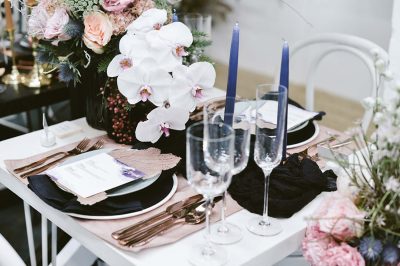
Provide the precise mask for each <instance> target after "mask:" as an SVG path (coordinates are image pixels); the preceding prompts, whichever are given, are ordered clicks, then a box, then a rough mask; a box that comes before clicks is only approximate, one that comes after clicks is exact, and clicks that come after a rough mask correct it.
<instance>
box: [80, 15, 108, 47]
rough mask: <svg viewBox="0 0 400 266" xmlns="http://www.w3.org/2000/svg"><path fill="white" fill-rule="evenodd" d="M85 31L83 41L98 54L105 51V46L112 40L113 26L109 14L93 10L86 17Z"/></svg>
mask: <svg viewBox="0 0 400 266" xmlns="http://www.w3.org/2000/svg"><path fill="white" fill-rule="evenodd" d="M83 23H84V25H85V31H84V34H83V42H84V43H85V45H86V46H87V47H88V48H89V49H91V50H93V52H95V53H97V54H101V53H103V47H104V46H105V45H106V44H107V43H108V42H109V41H110V39H111V36H112V33H113V27H112V24H111V22H110V20H109V19H108V17H107V15H106V14H104V13H102V12H97V11H96V12H92V13H90V14H89V15H87V16H85V18H84V22H83Z"/></svg>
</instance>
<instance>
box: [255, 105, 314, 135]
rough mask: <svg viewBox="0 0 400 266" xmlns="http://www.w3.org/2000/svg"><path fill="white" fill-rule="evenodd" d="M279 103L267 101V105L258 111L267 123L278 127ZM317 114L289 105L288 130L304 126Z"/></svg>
mask: <svg viewBox="0 0 400 266" xmlns="http://www.w3.org/2000/svg"><path fill="white" fill-rule="evenodd" d="M277 105H278V102H277V101H266V103H265V104H264V105H263V106H261V107H260V108H259V109H258V112H259V114H260V115H261V117H262V120H264V121H265V122H267V123H271V124H274V125H276V118H277V114H276V110H278V108H277ZM317 115H318V113H317V112H311V111H307V110H304V109H301V108H298V107H296V106H294V105H291V104H289V106H288V124H287V128H288V130H290V129H294V128H295V127H297V126H299V125H301V124H303V123H304V122H306V121H309V120H310V119H312V118H314V117H315V116H317Z"/></svg>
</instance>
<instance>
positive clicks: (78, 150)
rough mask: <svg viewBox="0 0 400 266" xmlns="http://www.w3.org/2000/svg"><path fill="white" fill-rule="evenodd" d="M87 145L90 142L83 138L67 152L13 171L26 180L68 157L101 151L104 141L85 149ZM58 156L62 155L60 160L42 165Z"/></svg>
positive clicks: (47, 157) (52, 155) (55, 154)
mask: <svg viewBox="0 0 400 266" xmlns="http://www.w3.org/2000/svg"><path fill="white" fill-rule="evenodd" d="M89 143H90V140H89V139H88V138H84V139H83V140H82V141H81V142H79V143H78V145H76V147H75V148H73V149H71V150H69V151H61V152H57V153H54V154H51V155H49V156H46V157H44V158H42V159H40V160H38V161H36V162H33V163H30V164H28V165H24V166H22V167H19V168H16V169H14V173H16V174H19V173H22V174H21V175H20V177H21V178H27V177H29V176H32V175H36V174H39V173H42V172H44V171H46V170H47V169H49V168H51V167H52V166H54V165H56V164H57V163H60V162H62V161H64V160H65V159H67V158H69V157H72V156H76V155H79V154H83V153H86V152H89V151H94V150H98V149H101V148H102V147H103V145H104V140H102V139H100V140H98V141H96V142H95V143H94V144H93V145H92V146H90V148H88V149H86V148H87V147H88V145H89ZM60 155H62V156H61V157H60V158H58V159H56V160H54V161H51V162H49V163H47V164H44V163H45V162H47V161H48V160H50V159H52V158H56V157H58V156H60ZM43 164H44V165H43Z"/></svg>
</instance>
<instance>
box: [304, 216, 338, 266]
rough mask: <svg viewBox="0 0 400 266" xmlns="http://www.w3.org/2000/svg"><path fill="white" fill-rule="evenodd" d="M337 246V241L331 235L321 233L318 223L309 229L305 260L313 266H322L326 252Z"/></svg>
mask: <svg viewBox="0 0 400 266" xmlns="http://www.w3.org/2000/svg"><path fill="white" fill-rule="evenodd" d="M336 246H338V244H337V243H336V241H335V240H334V239H333V238H332V237H331V236H330V235H329V234H326V233H324V232H321V231H320V230H319V226H318V224H317V223H315V224H311V225H309V226H308V227H307V231H306V237H305V238H304V239H303V243H302V249H303V255H304V257H305V259H306V260H307V261H309V262H310V263H311V264H312V265H322V263H323V261H324V258H325V253H326V250H328V249H329V248H332V247H336Z"/></svg>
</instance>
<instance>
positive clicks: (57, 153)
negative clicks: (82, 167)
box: [14, 137, 88, 174]
mask: <svg viewBox="0 0 400 266" xmlns="http://www.w3.org/2000/svg"><path fill="white" fill-rule="evenodd" d="M87 141H88V138H86V137H85V138H84V139H83V140H82V141H81V142H79V143H78V145H76V147H74V148H73V149H71V150H69V151H60V152H56V153H54V154H51V155H49V156H46V157H44V158H43V159H40V160H39V161H36V162H33V163H30V164H28V165H24V166H21V167H19V168H16V169H14V173H16V174H19V173H22V172H24V171H27V170H29V169H32V168H35V167H38V166H39V165H42V164H44V163H45V162H46V161H48V160H49V159H51V158H54V157H57V156H59V155H64V156H65V155H67V154H70V153H75V152H76V151H77V149H79V148H82V147H81V145H84V144H85V142H87Z"/></svg>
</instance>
